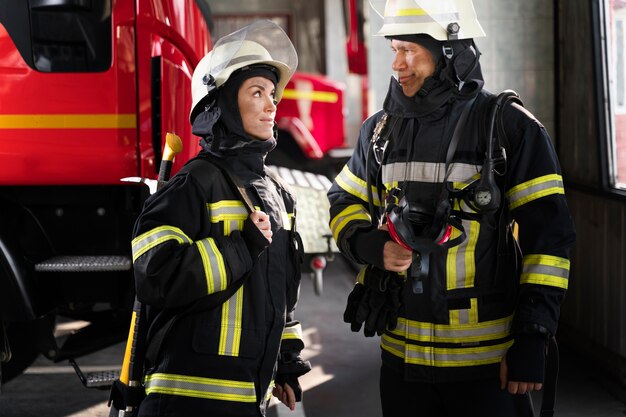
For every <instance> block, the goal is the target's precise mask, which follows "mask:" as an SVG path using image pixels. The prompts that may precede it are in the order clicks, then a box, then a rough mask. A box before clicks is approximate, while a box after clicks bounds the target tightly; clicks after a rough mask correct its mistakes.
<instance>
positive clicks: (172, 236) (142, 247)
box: [132, 226, 192, 262]
mask: <svg viewBox="0 0 626 417" xmlns="http://www.w3.org/2000/svg"><path fill="white" fill-rule="evenodd" d="M169 240H175V241H177V242H178V243H179V244H181V245H182V244H184V243H187V244H191V243H192V241H191V239H189V237H188V236H187V235H186V234H184V233H183V231H182V230H180V229H179V228H178V227H174V226H159V227H155V228H154V229H152V230H149V231H147V232H145V233H142V234H141V235H139V236H137V237H136V238H134V239H133V241H132V251H133V262H135V261H136V260H137V258H139V257H140V256H141V255H143V254H144V253H146V252H147V251H149V250H150V249H152V248H154V247H156V246H158V245H160V244H162V243H165V242H167V241H169Z"/></svg>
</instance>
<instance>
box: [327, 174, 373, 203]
mask: <svg viewBox="0 0 626 417" xmlns="http://www.w3.org/2000/svg"><path fill="white" fill-rule="evenodd" d="M335 182H336V183H337V185H339V186H340V187H341V188H343V189H344V190H345V191H346V192H348V193H350V194H352V195H353V196H355V197H358V198H360V199H361V200H363V201H365V202H368V201H369V198H368V197H367V183H366V182H365V181H364V180H362V179H361V178H359V177H357V176H356V175H354V174H353V173H352V172H350V169H348V166H347V165H345V166H344V167H343V169H342V170H341V172H340V173H339V175H337V177H336V178H335ZM372 198H373V199H374V205H375V206H380V201H379V200H378V191H377V189H376V187H374V186H372Z"/></svg>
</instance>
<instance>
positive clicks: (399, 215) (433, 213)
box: [385, 188, 466, 294]
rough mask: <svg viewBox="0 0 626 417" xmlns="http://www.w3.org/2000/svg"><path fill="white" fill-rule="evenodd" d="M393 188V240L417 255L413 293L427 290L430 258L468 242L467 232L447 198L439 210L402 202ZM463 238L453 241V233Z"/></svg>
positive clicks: (390, 221)
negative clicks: (424, 286)
mask: <svg viewBox="0 0 626 417" xmlns="http://www.w3.org/2000/svg"><path fill="white" fill-rule="evenodd" d="M399 191H400V190H399V189H397V188H396V189H393V190H391V192H390V193H389V195H388V196H387V208H386V210H385V220H386V224H387V227H388V230H389V235H390V236H391V238H392V239H393V240H394V241H395V242H396V243H397V244H398V245H400V246H402V247H403V248H405V249H407V250H410V251H411V252H412V253H413V262H412V264H411V268H410V270H409V276H410V278H411V282H412V287H413V292H414V293H416V294H420V293H422V292H423V291H424V289H423V279H424V278H426V277H427V276H428V271H429V265H430V255H431V254H432V253H434V252H439V251H443V250H446V249H448V248H451V247H453V246H456V245H459V244H461V243H462V242H463V241H464V240H465V236H466V235H465V230H464V228H463V224H462V223H461V220H460V219H459V218H457V217H456V216H454V215H453V214H452V210H451V206H450V202H449V201H448V200H447V199H444V200H442V201H440V202H439V204H438V205H437V207H436V208H431V207H429V206H426V205H424V204H421V203H416V202H411V201H409V200H408V199H407V198H406V196H403V197H402V198H401V199H400V201H399V202H398V203H395V201H397V198H396V194H397V193H398V192H399ZM453 229H457V230H458V231H459V235H458V236H456V237H454V238H452V230H453Z"/></svg>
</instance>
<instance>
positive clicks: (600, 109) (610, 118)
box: [591, 0, 626, 197]
mask: <svg viewBox="0 0 626 417" xmlns="http://www.w3.org/2000/svg"><path fill="white" fill-rule="evenodd" d="M609 1H610V0H596V1H593V2H591V9H592V10H591V12H592V13H591V17H592V22H591V23H592V33H593V37H594V39H593V45H594V51H593V53H594V67H595V74H596V75H595V78H596V80H595V81H596V112H597V114H596V120H597V122H598V127H597V129H598V130H597V133H598V135H597V137H598V138H599V139H598V140H599V144H598V145H599V157H600V161H599V162H600V164H599V166H600V170H601V172H600V178H601V180H602V188H603V189H604V190H605V191H607V192H609V193H611V194H614V195H619V196H623V197H626V182H624V183H619V182H618V181H617V174H618V161H617V156H618V155H617V140H616V138H617V136H616V126H615V117H616V116H617V115H626V55H624V62H623V64H624V73H623V77H624V79H623V81H624V100H625V103H624V106H623V107H622V108H621V109H620V111H619V112H618V111H617V109H618V108H617V103H616V97H614V93H613V92H612V91H611V87H612V86H611V83H612V81H616V80H613V79H612V77H614V74H612V69H611V62H612V59H613V57H612V56H611V55H612V54H613V50H612V42H613V39H612V35H611V28H610V27H609V25H610V21H609V19H610V18H609V17H608V16H609V15H608V12H609V10H610V9H609V8H610V3H609ZM623 22H624V26H623V29H624V37H623V40H624V42H625V45H626V15H625V16H624V20H623ZM623 176H625V177H626V173H623Z"/></svg>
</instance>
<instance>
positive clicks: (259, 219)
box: [250, 211, 272, 243]
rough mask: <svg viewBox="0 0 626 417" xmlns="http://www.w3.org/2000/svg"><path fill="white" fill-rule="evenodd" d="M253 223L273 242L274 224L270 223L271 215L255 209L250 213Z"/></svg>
mask: <svg viewBox="0 0 626 417" xmlns="http://www.w3.org/2000/svg"><path fill="white" fill-rule="evenodd" d="M250 220H252V223H254V225H255V226H256V227H257V228H258V229H259V230H260V231H261V233H263V236H265V238H266V239H267V240H268V241H269V242H270V243H272V225H271V224H270V216H268V215H267V214H265V213H264V212H262V211H255V212H254V213H252V214H250Z"/></svg>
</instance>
